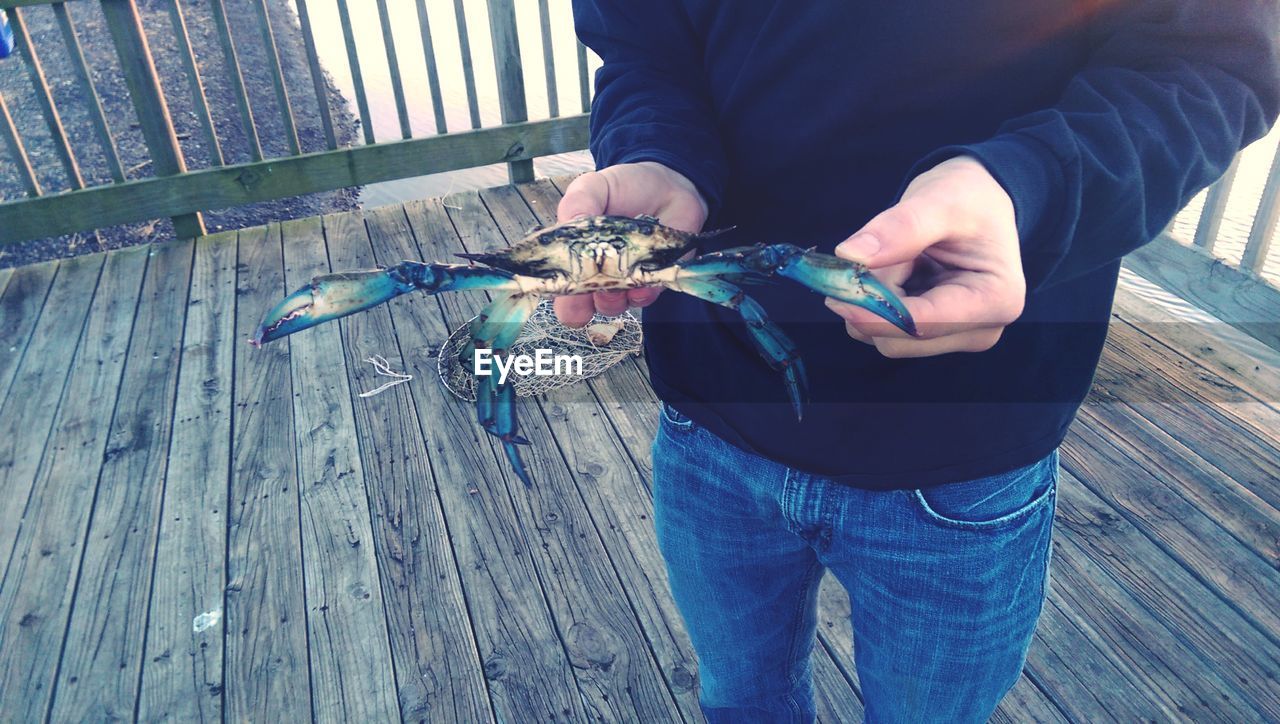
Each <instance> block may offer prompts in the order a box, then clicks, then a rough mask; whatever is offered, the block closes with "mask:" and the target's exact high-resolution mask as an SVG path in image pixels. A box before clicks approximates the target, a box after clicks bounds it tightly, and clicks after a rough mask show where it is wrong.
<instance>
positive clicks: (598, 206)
mask: <svg viewBox="0 0 1280 724" xmlns="http://www.w3.org/2000/svg"><path fill="white" fill-rule="evenodd" d="M601 214H613V215H618V216H640V215H642V214H647V215H649V216H655V217H657V218H658V220H659V221H661V222H662V223H663V224H666V225H667V226H670V227H672V228H676V229H680V230H681V231H690V232H696V231H701V230H702V225H703V224H704V223H706V221H707V202H706V201H705V200H703V198H702V195H701V194H699V193H698V189H697V188H696V187H695V186H694V185H693V182H691V181H689V179H687V178H685V177H684V176H683V175H681V174H679V173H676V172H675V171H672V170H671V169H669V168H667V167H666V166H663V165H662V164H660V163H655V162H653V161H641V162H639V163H622V164H618V165H617V166H610V167H608V168H606V169H603V170H600V171H592V172H590V173H585V174H583V175H581V176H579V177H578V178H576V179H574V180H573V183H571V184H569V188H567V189H565V192H564V198H562V199H560V207H559V208H558V209H557V212H556V216H557V217H558V219H559V220H560V221H562V222H563V221H571V220H573V219H576V218H579V217H582V216H599V215H601ZM661 293H662V289H661V288H658V287H645V288H643V289H632V290H630V291H626V292H595V293H594V294H573V295H569V296H563V297H556V300H555V310H556V317H558V318H559V319H560V321H561V322H562V323H564V324H565V325H567V326H570V327H581V326H583V325H585V324H586V323H587V322H590V321H591V316H592V315H593V314H595V313H596V312H600V313H601V314H604V315H607V316H615V315H618V314H622V313H623V312H625V311H626V309H627V307H628V306H632V307H647V306H649V305H650V304H653V302H654V301H655V300H656V299H657V298H658V295H659V294H661Z"/></svg>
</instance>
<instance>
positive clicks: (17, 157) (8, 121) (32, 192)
mask: <svg viewBox="0 0 1280 724" xmlns="http://www.w3.org/2000/svg"><path fill="white" fill-rule="evenodd" d="M0 135H3V136H4V140H5V143H6V144H7V145H8V146H9V153H11V154H13V161H14V164H15V165H17V167H18V171H19V172H20V175H21V176H22V185H23V186H24V187H26V189H27V195H28V196H39V195H41V194H42V193H44V192H43V191H42V190H41V188H40V182H39V181H38V180H36V172H35V170H34V169H33V168H31V159H29V158H28V157H27V149H26V147H24V146H23V145H22V136H20V135H18V127H17V126H15V125H14V124H13V116H11V115H9V105H8V104H7V103H5V102H4V94H3V93H0Z"/></svg>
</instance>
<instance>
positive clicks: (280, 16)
mask: <svg viewBox="0 0 1280 724" xmlns="http://www.w3.org/2000/svg"><path fill="white" fill-rule="evenodd" d="M169 1H170V0H139V2H138V6H139V9H140V10H141V13H142V19H143V25H144V27H145V29H146V32H147V37H148V40H149V43H150V45H151V53H152V55H153V57H154V58H155V61H156V67H157V69H158V71H159V74H160V79H161V83H162V85H163V86H164V90H165V96H166V99H167V101H168V104H169V110H170V114H171V115H172V117H173V123H174V127H175V128H176V130H177V133H178V138H179V142H180V144H181V146H182V151H183V154H184V155H185V157H186V162H187V167H188V169H198V168H207V167H209V166H211V165H213V164H212V159H211V154H210V149H209V147H208V144H207V143H206V142H205V139H204V133H203V131H202V129H201V126H200V123H199V121H198V120H197V118H196V116H195V114H194V113H193V112H192V99H191V94H190V93H189V91H188V86H187V82H188V81H187V78H186V75H185V73H184V72H183V66H182V64H181V60H180V57H181V56H180V55H179V54H178V53H179V49H178V45H177V42H176V38H175V34H174V31H173V26H172V24H171V22H170V18H169V13H168V10H167V7H168V2H169ZM224 1H225V5H226V7H227V14H228V16H229V18H230V23H231V30H232V35H233V37H234V38H235V41H236V52H237V54H238V55H239V60H240V67H241V69H242V71H243V73H244V81H245V85H246V87H247V88H248V93H249V97H250V104H251V106H252V107H253V113H254V119H255V123H256V125H257V128H258V135H259V138H260V139H261V144H262V147H263V151H264V154H265V155H266V156H267V157H268V158H270V157H272V156H283V155H286V154H287V153H288V147H287V145H286V141H285V135H284V123H283V120H282V116H281V113H280V111H279V108H278V105H277V103H276V100H275V92H274V90H273V87H272V82H271V72H270V63H269V61H268V58H269V55H268V51H267V49H266V45H265V43H264V42H263V40H262V37H261V35H262V33H261V31H260V29H259V28H258V26H257V25H256V23H255V22H254V18H255V17H256V14H255V13H254V11H253V9H252V8H253V6H252V4H251V2H252V0H224ZM267 6H268V8H269V12H270V13H271V22H272V27H273V29H274V31H275V37H276V45H277V47H278V49H279V54H280V61H281V65H282V66H283V68H284V73H285V82H286V86H287V88H288V90H289V96H290V105H292V107H293V113H294V119H295V122H296V124H297V128H298V137H299V142H300V143H301V146H302V150H303V151H304V152H308V151H320V150H323V149H324V147H325V141H324V130H323V127H322V126H321V124H320V116H319V112H318V109H319V105H318V103H317V100H316V94H315V92H314V86H313V84H312V82H311V76H310V72H309V70H308V67H307V60H306V53H305V50H304V48H303V44H302V34H301V31H300V30H299V27H298V20H297V17H296V16H295V15H294V12H293V9H292V7H291V6H290V4H289V2H288V0H267ZM66 7H67V9H68V10H69V11H70V13H71V16H72V19H73V21H74V22H75V24H76V29H77V35H78V37H79V38H80V42H81V44H82V46H83V48H84V52H85V56H86V58H87V59H88V63H89V67H90V70H91V73H92V75H93V83H94V87H95V88H96V89H97V92H98V94H99V97H100V98H101V99H102V104H103V108H104V112H105V113H106V116H107V122H108V125H109V126H110V128H111V131H112V134H113V136H114V138H115V142H116V147H117V150H118V152H119V155H120V160H121V164H122V165H123V166H124V168H125V170H126V173H127V177H128V178H129V179H137V178H146V177H149V176H151V175H153V172H152V169H151V163H150V161H149V160H147V153H146V147H145V145H144V142H143V138H142V134H141V132H140V131H139V130H138V124H137V116H136V115H135V114H134V111H133V107H132V105H131V103H130V100H129V95H128V91H127V89H126V86H125V83H124V79H123V77H122V76H121V73H120V66H119V63H118V62H117V60H116V57H115V50H114V48H113V46H112V45H111V38H110V35H109V33H108V32H107V30H106V26H105V22H104V20H103V17H102V13H101V10H100V9H99V7H98V5H97V3H67V5H66ZM183 9H184V13H185V17H186V22H187V28H188V32H189V34H190V36H191V42H192V47H193V48H194V49H195V54H196V58H197V63H198V65H199V67H200V74H201V77H202V80H203V81H204V89H205V95H206V97H207V99H208V103H209V108H210V111H211V114H212V115H213V119H214V125H215V127H216V130H217V135H218V140H219V143H220V145H221V149H222V155H223V158H224V160H225V162H226V163H240V162H246V161H249V160H250V155H249V146H248V143H247V141H246V138H245V136H244V133H243V132H242V130H241V127H240V121H239V114H238V112H237V110H236V105H235V100H234V95H233V92H232V84H231V81H230V78H231V73H230V70H229V69H228V67H227V65H226V61H225V58H224V56H223V53H222V51H221V48H220V46H219V44H218V39H217V32H216V29H215V26H214V23H213V19H212V15H211V14H210V8H209V4H208V2H207V0H186V1H185V2H183ZM23 17H24V19H25V20H26V22H27V25H28V28H29V29H30V31H31V35H32V37H33V39H34V43H35V47H36V52H37V54H38V55H39V56H40V61H41V63H42V65H43V66H44V71H45V76H46V78H47V80H48V82H49V85H50V87H51V88H52V91H53V97H54V104H55V105H56V106H57V108H58V112H59V114H60V115H61V117H62V123H63V126H64V128H65V129H66V132H67V135H68V137H69V138H70V141H71V147H72V149H73V152H74V153H75V155H76V157H77V159H78V161H79V163H80V170H81V175H82V176H83V177H84V180H85V184H86V185H88V186H94V185H98V184H106V183H111V174H110V171H109V170H108V167H107V161H106V156H105V154H104V153H103V151H102V148H101V146H100V144H99V143H98V140H97V136H96V135H95V134H94V131H93V127H92V125H91V122H90V120H89V114H88V108H89V105H88V103H87V102H86V98H85V96H84V94H83V92H82V90H81V88H80V86H79V84H78V83H77V82H76V81H75V76H74V75H73V71H72V70H71V68H72V66H71V60H70V56H69V54H68V53H67V52H66V47H65V45H64V44H63V41H62V36H61V33H60V31H59V29H58V26H57V23H56V21H55V19H54V15H53V11H52V10H51V9H50V8H49V7H44V6H41V7H32V8H28V9H26V10H25V11H24V13H23ZM326 81H327V85H328V94H327V95H328V97H327V98H326V99H325V101H326V102H327V103H328V105H329V108H330V109H331V113H332V114H333V119H334V125H335V131H336V133H337V136H338V143H339V145H349V144H351V143H352V142H354V141H355V140H356V136H357V130H358V123H359V122H358V121H357V120H356V119H355V118H354V117H353V116H352V114H351V112H350V111H349V110H348V106H347V103H346V101H345V100H344V99H343V98H342V96H341V94H340V93H339V92H338V91H337V90H335V89H334V86H333V83H332V81H331V80H329V79H328V78H327V77H326ZM0 93H3V94H4V97H5V100H6V101H7V103H8V105H9V111H10V113H11V114H12V115H13V117H14V121H15V123H16V124H17V126H18V129H19V133H20V134H21V135H22V138H23V142H24V144H25V145H26V148H27V154H28V156H29V157H30V159H31V163H32V165H33V166H34V167H35V169H36V174H37V177H38V179H39V181H40V184H41V186H42V187H43V189H44V191H45V193H52V192H58V191H65V190H68V189H70V188H71V185H70V181H69V179H68V177H67V175H66V173H65V171H64V170H63V168H62V165H61V163H60V162H59V161H58V157H57V155H56V154H55V151H54V146H53V143H52V141H51V137H50V134H49V130H48V127H47V125H46V123H45V119H44V117H43V115H42V114H41V112H40V106H39V104H38V102H37V100H36V94H35V92H34V90H33V87H32V81H31V76H30V74H29V72H28V69H27V66H26V61H25V59H23V58H21V57H20V56H19V55H18V54H16V53H15V54H14V55H13V56H11V57H9V58H7V59H5V60H0ZM8 154H9V151H8V149H7V148H6V147H3V145H2V144H0V202H3V201H7V200H14V199H19V198H23V197H24V195H25V193H24V191H23V187H22V183H21V180H20V178H19V176H18V172H17V167H16V164H15V163H14V162H13V159H12V158H11V157H10V156H9V155H8ZM358 193H359V190H358V189H342V190H338V191H331V192H324V193H317V194H310V195H307V196H301V197H297V198H292V199H280V200H277V201H269V202H263V203H259V204H252V205H248V206H241V207H236V208H232V209H223V210H213V211H208V212H206V213H205V224H206V226H207V227H208V229H209V230H210V231H211V232H213V231H217V230H220V229H232V228H240V227H244V226H252V225H256V224H262V223H265V222H268V221H275V220H281V219H290V218H298V217H304V216H312V215H316V214H323V213H328V212H331V211H338V210H345V209H352V208H356V207H357V206H358V201H357V199H358ZM172 237H173V230H172V225H171V223H170V222H169V220H168V219H162V220H157V221H150V222H145V223H137V224H127V225H122V226H115V227H108V228H105V229H100V230H98V231H96V232H87V233H80V234H73V235H69V236H61V237H51V238H46V239H37V240H33V241H26V242H20V243H17V244H10V245H7V246H5V247H0V268H3V267H10V266H19V265H22V264H29V263H32V262H37V261H43V260H46V259H54V258H62V257H68V256H74V255H76V254H84V253H89V252H93V251H100V250H103V249H113V248H118V247H123V246H129V245H132V244H143V243H147V242H151V241H156V240H163V239H170V238H172Z"/></svg>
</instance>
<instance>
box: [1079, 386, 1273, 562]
mask: <svg viewBox="0 0 1280 724" xmlns="http://www.w3.org/2000/svg"><path fill="white" fill-rule="evenodd" d="M1080 419H1081V420H1082V421H1083V422H1084V423H1085V424H1088V425H1090V426H1091V427H1093V428H1095V429H1097V430H1098V431H1099V433H1100V434H1102V435H1104V436H1106V437H1107V439H1109V440H1111V442H1112V444H1113V445H1115V446H1116V448H1117V449H1118V450H1119V451H1120V452H1122V453H1123V454H1124V455H1125V456H1126V457H1128V458H1129V459H1130V460H1132V461H1134V462H1135V463H1136V464H1137V465H1138V466H1139V467H1142V468H1145V469H1146V470H1149V471H1150V472H1151V473H1152V477H1153V478H1154V479H1155V480H1157V481H1159V482H1160V483H1162V484H1164V485H1165V486H1167V487H1168V488H1169V489H1170V490H1172V491H1173V492H1175V493H1177V494H1179V495H1181V496H1182V497H1184V498H1186V499H1187V500H1188V501H1189V502H1190V503H1191V504H1192V505H1193V506H1195V507H1196V508H1197V509H1198V510H1201V511H1203V512H1204V513H1205V514H1206V515H1208V516H1209V517H1210V518H1212V519H1213V520H1214V521H1215V522H1216V523H1217V524H1218V525H1220V526H1222V527H1223V528H1225V529H1226V530H1227V532H1229V533H1231V535H1232V536H1234V537H1235V539H1236V540H1237V541H1239V542H1240V543H1241V544H1243V545H1244V546H1246V547H1247V548H1249V549H1250V550H1252V551H1253V552H1254V553H1256V554H1258V555H1259V556H1261V557H1262V558H1264V559H1265V560H1266V561H1267V562H1268V563H1270V564H1271V565H1272V566H1274V567H1276V568H1280V511H1277V510H1276V509H1275V508H1272V507H1271V506H1270V505H1268V504H1267V503H1266V502H1265V501H1263V500H1261V499H1259V498H1258V497H1257V496H1256V495H1255V494H1254V493H1253V492H1252V491H1250V490H1249V489H1248V488H1246V487H1245V486H1243V485H1240V484H1239V483H1237V482H1236V481H1235V480H1233V479H1232V478H1231V477H1229V476H1228V475H1226V474H1225V473H1223V472H1222V471H1221V470H1218V469H1217V468H1215V467H1213V465H1211V464H1210V463H1209V462H1208V461H1206V460H1205V459H1204V458H1202V457H1200V456H1199V455H1196V454H1195V452H1194V451H1192V450H1190V449H1188V448H1187V447H1185V446H1184V445H1183V444H1182V443H1181V442H1179V441H1178V440H1176V439H1174V438H1173V437H1171V436H1169V435H1168V434H1167V433H1165V432H1164V431H1163V430H1161V429H1160V428H1159V427H1157V426H1156V425H1155V424H1153V423H1152V422H1151V421H1149V420H1147V419H1146V418H1145V417H1143V416H1142V415H1140V414H1138V413H1137V411H1135V410H1134V409H1133V408H1130V407H1129V406H1127V405H1123V404H1099V405H1086V406H1085V407H1084V408H1082V409H1081V410H1080Z"/></svg>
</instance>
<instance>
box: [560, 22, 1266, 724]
mask: <svg viewBox="0 0 1280 724" xmlns="http://www.w3.org/2000/svg"><path fill="white" fill-rule="evenodd" d="M574 14H575V19H576V22H577V28H578V34H579V36H580V37H581V39H582V41H583V42H584V43H586V44H587V45H588V46H590V47H591V48H593V49H594V50H595V51H596V52H597V53H599V54H600V56H601V57H602V58H603V61H604V64H603V66H602V68H601V69H600V71H599V72H598V74H597V76H596V91H597V94H596V98H595V101H594V103H593V107H592V120H591V123H592V141H591V149H592V151H593V153H594V155H595V159H596V163H597V164H598V166H599V167H600V169H601V170H600V171H598V172H594V173H589V174H586V175H584V176H582V177H580V178H579V179H577V180H576V181H575V182H574V183H573V185H572V186H571V187H570V188H569V189H568V190H567V192H566V194H565V197H564V199H563V201H562V202H561V205H560V209H559V212H560V217H561V219H562V220H567V219H571V218H574V217H577V216H580V215H595V214H605V213H607V214H621V215H629V216H636V215H640V214H648V215H653V216H657V217H658V218H659V219H661V220H662V221H663V222H664V223H666V224H668V225H671V226H675V227H678V228H682V229H685V230H689V231H697V230H699V229H702V228H704V227H707V228H718V227H729V226H732V227H734V230H733V232H731V233H729V234H725V235H722V236H720V237H716V238H715V240H714V242H708V243H711V244H714V246H713V247H711V248H702V249H699V251H700V252H707V251H714V250H716V249H718V248H725V247H730V246H736V245H742V244H751V243H756V242H771V243H772V242H788V243H794V244H798V245H801V246H816V247H817V248H818V249H819V250H822V251H831V250H832V249H834V251H835V253H836V254H837V255H839V256H842V257H845V258H847V259H851V260H857V261H862V262H865V263H867V264H868V265H869V266H871V267H872V269H873V270H875V272H876V274H877V276H878V277H880V278H881V279H882V280H885V281H886V282H888V283H890V284H892V285H895V286H896V287H898V288H899V289H900V290H902V292H903V293H902V296H903V299H904V301H905V303H906V305H907V307H908V309H909V310H910V311H911V314H912V316H913V317H914V318H915V320H916V324H917V327H918V330H919V334H918V335H917V336H915V337H912V336H908V335H907V334H906V333H904V332H901V331H899V330H897V329H895V328H894V327H893V326H892V325H890V324H889V323H887V322H885V321H883V320H881V319H880V318H878V317H876V316H874V315H873V314H871V313H870V312H867V311H866V310H863V309H859V308H857V307H853V306H849V305H846V304H843V303H840V302H837V301H834V300H827V302H826V306H825V307H824V306H822V301H821V299H820V298H819V297H816V296H814V295H812V294H810V293H809V292H808V291H807V290H804V289H801V288H796V287H793V286H791V285H776V286H766V287H764V288H761V289H758V290H753V291H752V295H753V296H754V297H756V299H757V300H758V301H760V302H761V303H762V304H763V305H764V307H765V309H766V310H767V311H768V312H769V314H770V316H771V317H773V318H774V320H775V321H777V322H778V323H779V324H780V325H781V326H782V327H783V329H784V330H785V331H786V333H787V334H788V335H789V336H790V337H792V338H793V339H794V340H795V341H796V343H797V345H798V347H799V350H800V354H801V356H802V357H803V358H804V359H805V361H806V363H807V365H808V372H809V379H810V395H811V397H812V401H811V402H810V404H809V406H808V407H807V409H806V414H805V417H804V419H803V421H796V420H795V418H794V416H793V414H792V412H791V408H790V405H789V404H788V402H787V400H786V399H785V398H784V396H783V394H784V393H783V392H782V391H781V390H780V389H779V385H778V384H777V378H776V373H775V372H774V371H773V370H771V369H770V368H769V367H768V366H767V365H766V364H764V363H763V362H761V361H759V358H758V357H757V356H756V355H755V354H754V352H753V348H752V345H751V343H750V341H749V340H748V339H747V338H746V337H745V334H744V331H743V328H742V324H741V322H740V321H739V320H738V319H736V318H735V317H733V315H732V313H731V312H728V311H727V310H722V309H720V308H718V307H715V306H714V305H711V304H707V303H704V302H700V301H698V300H697V299H694V298H691V297H688V296H684V295H677V294H666V295H662V296H661V297H660V298H659V294H658V292H657V290H654V289H641V290H636V291H633V292H629V293H627V294H623V293H600V294H595V295H584V296H576V297H561V298H559V299H557V301H556V309H557V313H558V314H559V316H560V317H561V319H562V320H563V321H565V322H566V323H568V324H571V325H581V324H585V323H586V321H587V320H588V319H589V318H590V316H591V314H592V313H593V312H595V311H600V312H602V313H605V314H618V313H620V312H622V311H623V310H624V309H625V308H626V307H627V306H628V305H632V306H641V307H647V309H646V310H645V313H644V324H645V330H646V340H647V341H646V352H647V355H648V360H649V367H650V370H651V372H652V376H653V386H654V388H655V390H656V391H657V392H658V394H659V396H660V397H661V398H662V399H663V400H664V401H665V402H664V405H663V415H662V423H661V427H660V431H659V434H658V438H657V440H656V441H655V442H654V506H655V518H656V526H657V532H658V538H659V543H660V546H661V548H662V552H663V556H664V558H665V559H666V563H667V568H668V573H669V577H670V583H671V588H672V592H673V594H674V596H675V599H676V602H677V604H678V606H679V608H680V611H681V614H682V615H683V617H684V619H685V622H686V624H687V627H688V630H689V633H690V636H691V638H692V641H693V644H694V647H695V649H696V650H697V654H698V659H699V673H700V680H701V703H702V707H703V710H704V712H705V713H706V715H707V718H708V719H709V720H711V721H713V722H715V721H733V722H739V721H793V720H794V721H809V720H812V719H813V716H814V709H813V702H812V686H811V671H810V663H809V660H810V652H811V651H812V648H813V645H814V631H815V619H816V610H815V609H816V605H815V597H816V590H817V585H818V581H819V579H820V578H821V574H822V573H823V571H824V570H830V571H831V572H832V573H833V574H834V575H835V576H836V577H837V578H838V579H839V580H840V582H841V583H842V584H843V585H844V586H845V587H846V588H847V589H848V591H849V594H850V600H851V604H852V619H853V627H854V632H855V641H856V645H855V651H856V654H855V656H856V664H857V670H858V676H859V680H860V682H861V686H862V691H863V694H864V696H865V699H866V716H867V719H868V720H869V721H877V722H879V721H887V722H899V721H902V722H905V721H982V720H985V719H986V718H987V717H988V716H989V715H990V714H991V712H992V711H993V710H994V709H995V707H996V705H997V704H998V703H999V702H1000V699H1001V698H1002V697H1003V696H1004V694H1005V693H1006V692H1007V691H1008V690H1009V688H1010V687H1011V686H1012V685H1013V683H1014V682H1015V681H1016V680H1017V678H1018V676H1019V673H1020V671H1021V668H1022V663H1023V660H1024V658H1025V656H1026V651H1027V647H1028V645H1029V644H1030V641H1031V637H1032V633H1033V631H1034V629H1035V624H1036V620H1037V618H1038V617H1039V614H1040V610H1041V606H1042V604H1043V600H1044V595H1045V588H1046V585H1047V579H1048V565H1049V553H1050V540H1051V530H1052V520H1053V511H1054V500H1055V490H1056V482H1057V466H1058V461H1057V448H1058V445H1059V444H1060V443H1061V442H1062V440H1063V438H1064V436H1065V434H1066V430H1067V427H1068V426H1069V424H1070V423H1071V421H1072V419H1073V416H1074V414H1075V411H1076V408H1077V407H1078V406H1079V404H1080V402H1081V401H1082V400H1083V399H1084V397H1085V395H1086V393H1087V392H1088V390H1089V387H1090V382H1091V380H1092V375H1093V372H1094V368H1095V366H1096V364H1097V361H1098V357H1099V355H1100V353H1101V350H1102V345H1103V342H1104V340H1105V337H1106V326H1107V320H1108V316H1109V312H1110V306H1111V299H1112V294H1113V292H1114V290H1115V285H1116V280H1117V276H1118V273H1119V260H1120V257H1121V256H1123V255H1124V254H1125V253H1127V252H1129V251H1131V250H1133V249H1135V248H1136V247H1138V246H1140V245H1142V244H1144V243H1146V242H1147V241H1149V240H1150V239H1152V238H1153V237H1154V236H1155V235H1156V234H1157V233H1158V232H1159V231H1160V230H1161V229H1163V228H1164V226H1165V225H1166V224H1167V223H1168V222H1169V220H1170V219H1171V218H1172V217H1173V215H1174V214H1175V213H1176V212H1177V211H1178V210H1179V209H1180V208H1181V207H1182V206H1183V205H1184V204H1185V203H1186V202H1187V201H1188V200H1189V199H1190V198H1191V196H1192V195H1194V194H1195V193H1196V192H1197V191H1198V190H1200V189H1201V188H1203V187H1204V186H1206V185H1208V184H1209V183H1211V182H1212V181H1213V180H1214V179H1215V178H1216V177H1218V176H1219V175H1220V174H1221V173H1222V172H1223V171H1224V170H1225V169H1226V167H1227V165H1228V164H1229V163H1230V161H1231V159H1232V157H1233V155H1234V154H1235V153H1236V152H1237V151H1238V150H1239V149H1241V148H1242V147H1244V146H1245V145H1246V144H1247V143H1249V142H1250V141H1252V140H1254V139H1256V138H1258V137H1260V136H1262V135H1263V134H1264V133H1265V132H1266V129H1267V127H1268V125H1269V124H1270V123H1271V122H1273V121H1274V119H1275V117H1276V115H1277V113H1278V112H1280V57H1278V56H1280V50H1278V49H1277V45H1278V40H1280V7H1278V6H1277V3H1276V1H1275V0H1214V1H1213V2H1208V1H1206V0H1075V1H1070V0H1016V1H1015V0H981V1H979V2H966V3H957V2H949V1H948V0H917V1H913V2H898V3H866V2H842V3H821V4H818V3H782V2H777V1H776V0H775V1H774V2H764V1H763V0H741V1H738V2H713V1H711V0H652V1H651V2H646V3H637V2H628V1H627V0H575V2H574Z"/></svg>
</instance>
